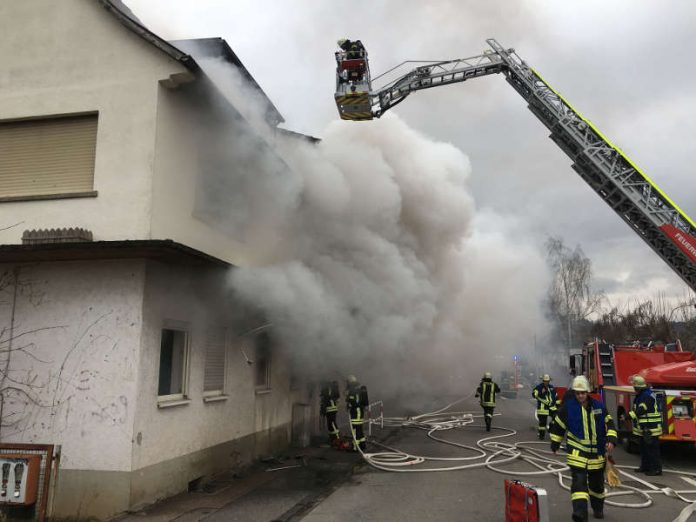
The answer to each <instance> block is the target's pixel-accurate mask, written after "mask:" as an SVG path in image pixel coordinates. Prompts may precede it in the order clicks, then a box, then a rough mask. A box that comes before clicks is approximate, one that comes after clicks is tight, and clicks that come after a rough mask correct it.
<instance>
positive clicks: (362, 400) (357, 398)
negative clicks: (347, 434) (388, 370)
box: [346, 375, 369, 451]
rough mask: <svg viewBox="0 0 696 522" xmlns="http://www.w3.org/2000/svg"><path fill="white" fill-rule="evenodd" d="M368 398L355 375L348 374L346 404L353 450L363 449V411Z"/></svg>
mask: <svg viewBox="0 0 696 522" xmlns="http://www.w3.org/2000/svg"><path fill="white" fill-rule="evenodd" d="M368 404H369V400H368V398H367V388H366V387H365V386H360V383H359V382H358V379H356V378H355V375H349V376H348V378H347V379H346V406H347V407H348V414H349V415H350V429H351V431H352V434H353V451H358V448H360V450H361V451H365V447H366V439H365V433H364V432H363V422H364V420H365V411H366V410H367V406H368Z"/></svg>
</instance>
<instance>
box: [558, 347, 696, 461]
mask: <svg viewBox="0 0 696 522" xmlns="http://www.w3.org/2000/svg"><path fill="white" fill-rule="evenodd" d="M570 368H571V372H572V373H577V374H581V373H582V374H583V375H585V376H586V377H587V378H588V379H589V381H590V385H591V386H592V388H593V390H594V391H595V392H596V393H597V394H599V395H600V396H601V397H602V399H603V400H604V403H605V404H606V407H607V410H608V411H609V413H610V414H611V415H612V416H614V418H615V419H616V423H617V428H618V430H619V436H620V437H622V438H624V437H625V438H626V441H627V445H628V448H629V449H631V450H632V449H634V448H635V445H636V443H637V440H635V439H634V438H633V436H632V435H631V418H630V417H629V415H628V412H629V411H630V410H631V406H632V404H633V399H634V398H635V391H634V389H633V386H632V385H631V383H630V380H629V379H630V377H631V375H636V374H639V375H642V376H643V377H644V378H645V380H646V382H647V383H648V384H649V385H650V386H651V387H652V388H653V391H654V392H655V395H656V396H657V399H658V401H659V403H660V405H661V407H662V408H661V409H662V428H663V433H662V435H661V436H660V440H670V441H690V442H695V441H696V417H694V411H695V410H696V360H694V359H693V354H692V353H691V352H686V351H684V350H683V349H682V345H681V343H680V342H679V341H678V340H677V341H676V342H674V343H668V344H657V343H653V342H635V343H633V344H629V345H614V344H608V343H606V342H603V341H599V340H595V341H594V342H592V343H588V344H586V345H585V346H584V347H583V349H582V352H581V353H578V354H574V355H571V358H570Z"/></svg>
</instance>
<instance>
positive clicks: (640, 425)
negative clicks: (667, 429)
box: [629, 387, 662, 437]
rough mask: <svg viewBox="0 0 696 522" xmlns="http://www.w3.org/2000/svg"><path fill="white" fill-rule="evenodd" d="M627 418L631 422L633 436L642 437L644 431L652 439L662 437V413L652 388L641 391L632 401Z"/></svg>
mask: <svg viewBox="0 0 696 522" xmlns="http://www.w3.org/2000/svg"><path fill="white" fill-rule="evenodd" d="M629 416H630V417H631V420H632V421H633V429H632V432H633V434H634V435H638V436H642V435H643V431H644V430H647V431H649V432H650V434H651V435H653V436H654V437H659V436H660V435H662V412H661V411H660V403H659V401H658V400H657V397H656V396H655V393H654V392H653V391H652V388H650V387H648V388H645V389H644V390H641V392H640V393H639V394H638V395H637V396H636V398H635V399H633V409H632V410H631V411H630V412H629Z"/></svg>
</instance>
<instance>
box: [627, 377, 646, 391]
mask: <svg viewBox="0 0 696 522" xmlns="http://www.w3.org/2000/svg"><path fill="white" fill-rule="evenodd" d="M630 382H631V384H632V385H633V387H634V388H647V387H648V384H647V383H646V382H645V377H643V376H642V375H633V376H632V377H631V381H630Z"/></svg>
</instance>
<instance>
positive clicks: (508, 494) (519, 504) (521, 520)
mask: <svg viewBox="0 0 696 522" xmlns="http://www.w3.org/2000/svg"><path fill="white" fill-rule="evenodd" d="M505 522H549V501H548V496H547V495H546V490H545V489H544V488H537V487H535V486H532V485H531V484H526V483H524V482H520V481H519V480H506V481H505Z"/></svg>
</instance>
